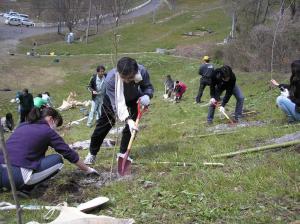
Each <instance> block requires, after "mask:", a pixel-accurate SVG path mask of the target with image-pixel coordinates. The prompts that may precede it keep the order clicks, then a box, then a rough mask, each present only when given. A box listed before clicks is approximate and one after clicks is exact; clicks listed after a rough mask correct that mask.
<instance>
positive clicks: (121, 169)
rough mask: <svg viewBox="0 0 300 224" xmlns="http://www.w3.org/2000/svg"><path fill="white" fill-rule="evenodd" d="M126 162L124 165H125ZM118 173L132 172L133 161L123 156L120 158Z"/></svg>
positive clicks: (122, 174)
mask: <svg viewBox="0 0 300 224" xmlns="http://www.w3.org/2000/svg"><path fill="white" fill-rule="evenodd" d="M123 163H124V167H123ZM118 173H119V175H120V176H125V175H130V174H131V161H130V160H128V159H126V160H125V158H122V157H119V158H118Z"/></svg>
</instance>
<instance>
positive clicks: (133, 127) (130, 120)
mask: <svg viewBox="0 0 300 224" xmlns="http://www.w3.org/2000/svg"><path fill="white" fill-rule="evenodd" d="M127 124H128V126H129V130H130V133H131V134H132V133H133V131H139V129H138V128H137V127H136V126H135V122H134V120H132V119H128V120H127Z"/></svg>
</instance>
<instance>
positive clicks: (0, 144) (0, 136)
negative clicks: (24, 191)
mask: <svg viewBox="0 0 300 224" xmlns="http://www.w3.org/2000/svg"><path fill="white" fill-rule="evenodd" d="M0 149H1V150H2V153H3V157H4V162H5V164H6V169H7V173H8V179H9V183H10V186H11V192H12V195H13V198H14V201H15V204H16V209H17V223H18V224H22V214H21V213H22V209H21V207H20V204H19V200H18V196H17V191H16V185H15V182H14V177H13V174H12V169H11V164H10V161H9V158H8V154H7V150H6V146H5V140H4V130H3V127H2V126H0Z"/></svg>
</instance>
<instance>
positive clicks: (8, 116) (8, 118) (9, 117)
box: [5, 113, 15, 131]
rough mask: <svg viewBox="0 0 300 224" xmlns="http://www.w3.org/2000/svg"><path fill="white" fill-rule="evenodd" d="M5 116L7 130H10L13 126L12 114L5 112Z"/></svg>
mask: <svg viewBox="0 0 300 224" xmlns="http://www.w3.org/2000/svg"><path fill="white" fill-rule="evenodd" d="M5 118H6V121H5V122H6V126H7V127H8V129H9V130H11V131H12V130H13V129H14V126H15V124H14V119H13V116H12V114H11V113H7V114H6V115H5Z"/></svg>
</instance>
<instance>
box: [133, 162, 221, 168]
mask: <svg viewBox="0 0 300 224" xmlns="http://www.w3.org/2000/svg"><path fill="white" fill-rule="evenodd" d="M132 165H173V166H183V167H187V166H197V165H198V164H197V163H190V162H168V161H154V162H138V163H132ZM199 165H200V166H224V164H223V163H209V162H204V163H202V164H199Z"/></svg>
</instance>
